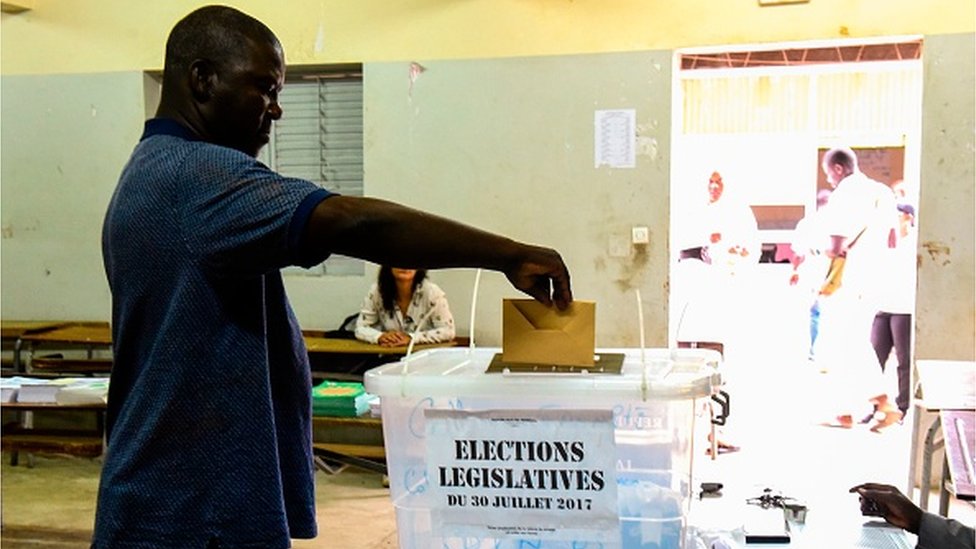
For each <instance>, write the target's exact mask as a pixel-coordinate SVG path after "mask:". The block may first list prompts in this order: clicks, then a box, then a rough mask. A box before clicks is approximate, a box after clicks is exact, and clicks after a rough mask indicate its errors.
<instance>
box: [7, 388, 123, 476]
mask: <svg viewBox="0 0 976 549" xmlns="http://www.w3.org/2000/svg"><path fill="white" fill-rule="evenodd" d="M2 410H3V411H5V412H7V411H14V412H18V413H21V412H31V413H36V412H38V411H44V412H78V411H88V412H94V413H96V414H98V415H97V421H96V423H97V427H96V429H94V430H90V429H56V428H34V427H31V426H28V425H24V422H23V421H22V420H18V421H13V422H10V423H8V424H6V425H4V426H3V431H2V433H0V448H2V450H3V451H5V452H10V464H11V465H17V462H18V456H19V453H20V452H27V454H28V456H29V455H30V454H34V453H36V454H70V455H73V456H78V457H89V458H93V457H98V456H100V455H102V452H103V451H104V440H103V436H102V426H103V417H102V414H103V413H104V411H105V404H104V403H102V404H66V405H59V404H55V403H50V402H4V403H3V405H2ZM31 464H32V462H30V461H29V462H28V466H30V465H31Z"/></svg>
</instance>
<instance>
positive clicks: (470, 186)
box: [0, 0, 976, 359]
mask: <svg viewBox="0 0 976 549" xmlns="http://www.w3.org/2000/svg"><path fill="white" fill-rule="evenodd" d="M200 4H202V3H200V2H187V1H183V2H179V1H170V2H151V3H150V2H138V3H137V2H130V1H127V0H113V1H108V0H103V1H88V2H83V1H77V2H54V1H53V0H50V1H43V0H39V1H37V2H36V3H35V6H36V8H35V9H34V10H33V11H30V12H26V13H24V14H20V15H8V14H4V15H3V20H2V32H0V62H2V64H0V71H2V77H0V85H2V89H0V93H2V97H0V100H2V105H0V109H2V110H0V114H2V124H0V137H2V143H0V144H2V148H0V183H2V185H0V194H2V197H0V228H2V231H0V236H2V239H0V252H2V261H0V269H2V273H0V283H2V292H0V315H2V316H3V317H4V318H91V319H107V318H108V316H109V302H108V291H107V287H106V284H105V281H104V275H103V274H102V272H101V257H100V249H99V238H100V235H99V228H100V224H101V217H102V215H103V213H104V208H105V205H106V204H107V201H108V196H109V195H110V193H111V191H112V188H113V187H114V184H115V181H116V179H117V177H118V173H119V171H120V170H121V167H122V164H123V163H124V161H125V158H126V157H127V156H128V153H129V151H131V148H132V146H133V145H134V143H135V141H136V139H137V138H138V135H139V133H140V131H141V125H142V122H143V118H144V114H145V112H146V109H147V106H146V101H147V100H146V99H145V96H144V87H143V76H142V70H144V69H156V68H158V67H159V66H160V64H161V62H162V49H163V42H164V39H165V35H166V33H167V31H168V29H169V28H170V26H171V25H172V23H173V22H174V21H175V20H176V19H177V18H178V17H179V16H181V15H182V14H184V13H186V12H187V11H189V10H190V9H192V8H193V7H195V6H197V5H200ZM717 4H721V5H722V6H723V9H722V10H721V11H716V10H715V9H714V7H715V6H716V5H717ZM234 5H237V6H239V7H241V8H243V9H245V10H246V11H249V12H250V13H252V14H254V15H256V16H258V17H260V18H262V19H263V20H265V21H266V22H267V23H268V24H269V25H270V26H271V27H272V28H273V29H275V30H276V32H277V33H278V34H279V35H280V36H281V38H282V41H283V43H284V45H285V48H286V51H287V52H288V59H289V61H290V62H292V63H329V62H339V61H364V62H366V82H365V90H366V91H365V94H366V109H367V112H366V125H367V128H366V130H367V136H366V144H365V146H366V170H367V183H366V188H367V192H368V193H369V194H372V195H376V196H384V197H390V198H394V199H398V200H403V201H404V202H407V203H410V204H413V205H416V206H419V207H422V208H425V209H429V210H432V211H435V212H437V213H441V214H444V215H449V216H452V217H456V218H458V219H462V220H464V221H468V222H470V223H474V224H476V225H480V226H483V227H486V228H489V229H493V230H498V231H502V232H506V233H508V234H512V235H513V236H516V237H519V238H525V239H529V240H532V241H536V242H540V243H542V244H546V245H551V246H556V247H557V248H559V249H560V250H562V251H563V252H564V253H565V255H566V256H567V260H568V261H569V263H570V266H571V268H572V269H573V272H574V286H575V288H576V290H577V294H578V295H579V296H580V297H581V298H589V299H596V300H597V301H598V344H599V345H602V346H614V345H634V344H636V342H637V341H636V336H635V334H634V331H633V329H632V327H628V322H627V321H626V320H625V319H626V318H628V317H629V316H630V315H633V314H634V310H633V309H634V306H632V305H630V304H631V303H632V302H633V298H632V297H628V296H631V295H632V293H633V290H634V289H635V288H639V289H641V292H642V296H643V299H644V303H643V307H644V310H645V314H647V315H648V316H649V317H650V318H649V319H648V328H647V332H648V344H650V345H662V344H665V343H666V342H667V333H668V331H667V321H666V314H665V313H666V311H667V299H668V286H669V284H668V280H667V273H666V265H667V257H668V256H669V252H668V250H667V246H666V242H667V230H668V220H669V216H670V212H669V211H668V209H667V206H666V204H667V202H668V192H669V190H668V181H669V178H670V174H671V172H672V167H671V165H670V153H671V151H670V136H671V122H670V112H671V84H670V78H671V67H670V59H671V49H672V48H676V47H683V46H703V45H712V44H724V43H757V42H769V41H786V40H799V39H831V38H839V37H848V36H853V37H867V36H880V35H904V34H913V35H914V34H922V35H924V39H925V54H924V61H925V65H926V69H925V71H926V74H925V78H926V82H925V95H924V99H923V101H924V108H923V117H924V127H923V136H922V141H923V143H922V170H921V172H922V174H921V175H922V188H923V195H922V203H921V208H920V211H921V212H922V216H921V218H920V219H921V241H922V244H921V245H922V247H923V248H924V251H923V253H922V255H921V260H920V268H919V298H918V309H919V315H918V325H919V328H918V353H919V356H920V357H923V358H956V359H972V358H973V352H974V350H973V349H974V342H973V339H974V332H976V328H974V327H976V321H974V312H973V311H974V287H976V283H974V280H973V271H974V267H973V259H974V253H976V252H974V250H973V232H974V222H973V219H974V205H973V187H974V177H976V176H974V159H973V151H974V121H973V118H974V117H973V92H972V90H973V89H974V88H973V74H974V66H976V63H974V54H973V36H974V35H973V32H974V28H973V27H974V20H976V18H974V5H973V2H971V1H970V0H965V1H951V2H950V1H943V2H926V3H921V2H915V1H911V2H909V1H899V2H891V1H883V0H871V1H849V0H829V1H827V0H812V1H811V2H810V3H808V4H798V5H789V6H778V7H768V8H760V7H758V5H757V3H756V2H755V1H754V0H734V1H733V0H728V1H723V2H721V3H717V2H714V1H711V0H695V1H693V2H690V3H689V2H683V3H665V2H645V1H637V0H633V1H630V2H623V1H620V2H601V1H597V0H590V1H579V0H577V1H575V2H569V1H565V2H562V1H560V2H557V1H555V0H548V1H545V2H524V1H519V0H480V1H476V0H471V1H467V2H443V1H423V2H422V1H414V2H387V1H378V0H372V1H361V2H312V1H292V2H281V3H271V2H263V1H260V2H259V1H257V0H255V1H251V2H235V3H234ZM686 13H696V14H705V15H704V16H697V17H693V18H692V17H687V16H686V15H684V14H686ZM579 52H585V53H593V55H559V56H553V55H550V54H576V53H579ZM601 52H602V53H601ZM607 52H631V53H607ZM461 58H478V59H477V60H469V61H460V60H459V59H461ZM519 58H520V59H519ZM451 59H453V60H451ZM412 60H417V61H419V62H421V63H423V64H424V65H425V66H427V67H428V72H426V73H424V75H423V76H422V77H421V79H420V80H418V82H417V83H416V86H417V88H415V89H414V92H415V94H414V95H410V94H409V93H408V92H409V87H408V81H407V74H406V63H404V61H412ZM615 107H627V108H636V109H637V110H638V125H639V132H640V134H641V138H642V143H643V144H644V145H645V147H644V148H643V149H642V155H641V156H640V157H639V158H638V166H637V168H636V169H634V170H632V171H625V170H614V171H611V170H607V169H603V170H598V169H594V168H593V167H592V163H591V162H592V116H593V110H594V109H596V108H615ZM567 212H569V213H567ZM529 219H531V221H528V220H529ZM638 223H639V224H644V225H648V226H649V227H651V230H652V245H651V246H650V248H649V249H648V250H647V253H646V254H644V255H638V254H633V255H631V256H629V257H626V258H613V257H608V254H607V249H608V240H609V239H611V238H615V237H619V235H620V234H626V231H627V230H629V227H630V226H631V225H633V224H638ZM369 278H370V277H369V276H367V277H366V278H365V279H361V278H357V277H353V278H343V279H336V278H331V277H330V278H326V279H322V278H312V277H296V278H292V277H290V278H289V280H288V291H289V294H290V295H291V297H292V301H293V304H294V306H295V309H296V312H297V313H298V315H299V319H300V321H301V322H302V324H303V325H304V326H306V327H309V328H329V327H333V326H335V325H336V324H337V323H338V322H339V320H341V319H342V318H343V317H344V316H345V315H346V314H349V313H350V312H352V311H355V310H356V309H357V308H358V306H359V301H360V299H361V296H362V294H363V292H364V291H365V287H366V286H367V285H368V282H369ZM435 279H436V280H438V282H442V283H443V285H444V286H446V288H447V289H448V291H449V294H450V295H451V296H452V305H453V306H454V308H455V309H456V314H457V316H458V324H459V327H460V328H461V330H462V331H466V330H467V329H468V326H469V321H468V313H469V310H470V309H469V304H468V301H469V299H470V285H471V281H472V279H473V274H472V273H471V272H467V271H457V272H450V273H448V272H443V273H436V274H435ZM508 295H512V290H511V289H510V288H509V287H508V285H507V283H506V282H505V281H504V280H503V279H502V277H500V276H499V275H497V274H490V275H486V276H485V278H483V280H482V291H481V296H480V298H479V305H478V307H479V309H478V311H479V312H478V320H477V322H476V324H477V325H478V331H479V334H478V337H479V341H481V342H482V343H483V344H497V343H498V337H497V336H498V323H499V320H498V314H497V309H498V305H497V303H498V300H499V299H500V298H501V297H503V296H508ZM455 296H456V297H455ZM631 318H632V317H631ZM626 334H629V335H626Z"/></svg>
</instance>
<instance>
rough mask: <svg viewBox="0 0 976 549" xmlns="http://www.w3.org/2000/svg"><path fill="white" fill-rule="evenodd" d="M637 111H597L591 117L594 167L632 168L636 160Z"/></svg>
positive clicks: (635, 164)
mask: <svg viewBox="0 0 976 549" xmlns="http://www.w3.org/2000/svg"><path fill="white" fill-rule="evenodd" d="M636 125H637V111H635V110H634V109H614V110H598V111H596V112H595V113H594V115H593V164H594V167H596V168H599V167H600V166H609V167H611V168H634V167H636V166H637V158H636V150H635V149H636V143H635V142H636V140H637V133H636Z"/></svg>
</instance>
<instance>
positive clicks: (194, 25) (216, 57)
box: [163, 6, 279, 79]
mask: <svg viewBox="0 0 976 549" xmlns="http://www.w3.org/2000/svg"><path fill="white" fill-rule="evenodd" d="M247 40H263V41H267V42H270V43H272V44H279V42H278V38H277V37H276V36H275V35H274V33H273V32H272V31H271V29H269V28H268V27H267V26H266V25H265V24H264V23H262V22H260V21H258V20H257V19H255V18H253V17H251V16H250V15H247V14H246V13H243V12H241V11H238V10H236V9H234V8H231V7H227V6H204V7H202V8H200V9H197V10H194V11H193V12H190V14H188V15H187V16H186V17H184V18H183V19H180V21H179V22H177V23H176V25H175V26H173V30H172V31H170V33H169V38H168V39H167V40H166V62H165V66H164V69H163V77H164V79H165V78H167V77H170V76H176V75H178V74H181V73H184V72H185V71H187V70H188V69H189V67H190V65H191V64H192V63H193V62H194V61H195V60H197V59H208V60H210V61H212V62H214V63H216V64H218V65H220V64H224V63H229V62H234V61H236V60H238V59H240V58H242V57H243V56H244V55H245V52H246V51H247V49H246V48H245V47H244V44H245V43H246V41H247Z"/></svg>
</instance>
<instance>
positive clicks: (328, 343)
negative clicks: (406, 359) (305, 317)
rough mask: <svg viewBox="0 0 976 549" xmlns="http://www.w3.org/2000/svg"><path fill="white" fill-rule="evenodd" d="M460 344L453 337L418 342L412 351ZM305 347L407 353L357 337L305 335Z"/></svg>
mask: <svg viewBox="0 0 976 549" xmlns="http://www.w3.org/2000/svg"><path fill="white" fill-rule="evenodd" d="M306 334H307V333H306ZM459 344H461V340H458V339H455V340H453V341H448V342H446V343H418V344H417V345H414V346H413V352H415V353H417V352H420V351H423V350H424V349H436V348H438V347H455V346H457V345H459ZM305 347H306V349H308V352H309V353H310V354H311V353H323V354H340V355H341V354H355V355H364V354H365V355H395V356H403V355H405V354H406V353H407V347H406V346H403V347H383V346H382V345H376V344H375V343H366V342H365V341H360V340H358V339H340V338H334V337H321V336H310V335H305Z"/></svg>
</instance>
